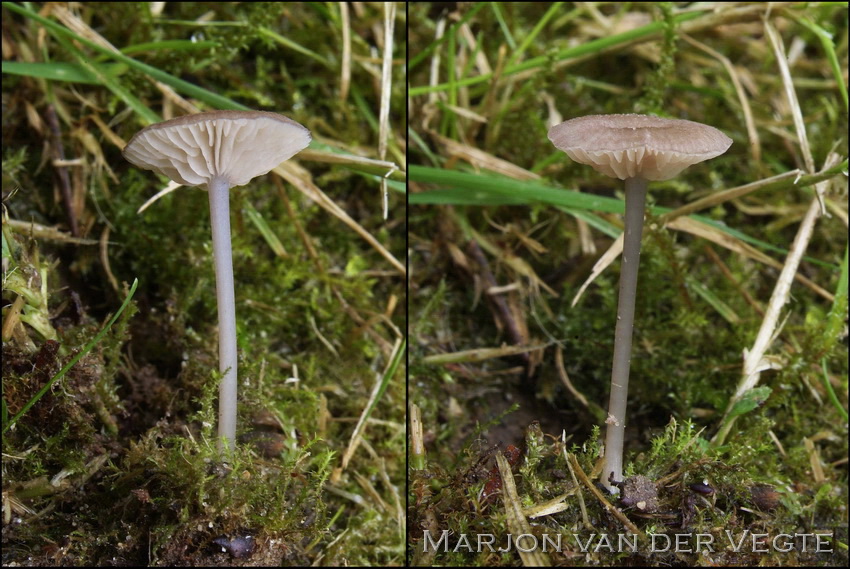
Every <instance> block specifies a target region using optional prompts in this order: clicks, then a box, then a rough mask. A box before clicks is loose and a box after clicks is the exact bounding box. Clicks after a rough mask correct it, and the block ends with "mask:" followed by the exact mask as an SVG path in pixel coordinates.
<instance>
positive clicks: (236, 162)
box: [123, 111, 311, 187]
mask: <svg viewBox="0 0 850 569" xmlns="http://www.w3.org/2000/svg"><path fill="white" fill-rule="evenodd" d="M310 138H311V137H310V131H309V130H307V129H306V128H305V127H304V126H302V125H301V124H299V123H297V122H295V121H294V120H292V119H289V118H287V117H285V116H283V115H279V114H276V113H268V112H262V111H211V112H207V113H198V114H194V115H188V116H184V117H180V118H176V119H172V120H169V121H165V122H161V123H157V124H153V125H151V126H148V127H146V128H143V129H142V130H140V131H139V132H137V133H136V134H135V135H134V136H133V138H131V139H130V142H128V143H127V146H125V147H124V150H123V154H124V158H126V159H127V160H128V161H129V162H130V163H132V164H134V165H136V166H138V167H139V168H143V169H145V170H153V171H154V172H158V173H160V174H163V175H164V176H168V178H170V179H172V180H174V181H175V182H177V183H178V184H182V185H184V186H203V187H206V186H207V185H208V184H209V183H210V182H211V181H212V180H213V179H214V178H220V179H224V180H226V181H227V183H228V184H229V186H231V187H232V186H242V185H245V184H247V183H248V182H249V181H251V179H253V178H255V177H257V176H261V175H263V174H266V173H268V172H270V171H271V170H272V169H273V168H275V167H276V166H277V165H278V164H280V163H281V162H283V161H284V160H287V159H289V158H291V157H292V156H293V155H295V154H296V153H298V152H299V151H301V150H303V149H304V148H306V147H307V145H308V144H310Z"/></svg>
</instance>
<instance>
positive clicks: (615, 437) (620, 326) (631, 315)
mask: <svg viewBox="0 0 850 569" xmlns="http://www.w3.org/2000/svg"><path fill="white" fill-rule="evenodd" d="M646 188H647V181H646V180H644V179H643V178H640V177H636V178H627V179H626V219H625V224H626V227H625V235H624V237H623V261H622V265H621V268H620V298H619V301H618V304H617V328H616V331H615V332H614V362H613V365H612V367H611V398H610V399H609V401H608V419H607V421H606V423H607V425H608V427H607V429H606V435H605V466H604V468H603V469H602V483H603V484H604V485H605V487H606V488H607V489H608V491H609V492H611V493H612V494H615V493H617V491H618V490H617V489H616V487H615V486H613V485H612V484H611V481H612V480H614V481H618V482H620V481H622V480H623V438H624V433H625V430H626V401H627V399H628V394H629V365H630V364H631V352H632V326H633V324H634V321H635V295H636V292H637V278H638V265H639V264H640V238H641V233H642V232H643V213H644V204H645V203H646Z"/></svg>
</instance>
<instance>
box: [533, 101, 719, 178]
mask: <svg viewBox="0 0 850 569" xmlns="http://www.w3.org/2000/svg"><path fill="white" fill-rule="evenodd" d="M549 140H551V141H552V143H553V144H554V145H555V146H556V147H557V148H559V149H560V150H563V151H564V152H566V153H567V156H569V157H570V158H572V159H573V160H575V161H576V162H579V163H581V164H587V165H589V166H591V167H593V168H594V169H595V170H597V171H599V172H601V173H602V174H605V175H606V176H611V177H612V178H619V179H621V180H625V179H627V178H635V177H641V178H644V179H645V180H650V181H659V180H669V179H670V178H673V177H675V176H676V175H678V174H679V173H680V172H681V171H682V170H684V169H685V168H687V167H688V166H691V165H693V164H696V163H697V162H702V161H704V160H709V159H711V158H714V157H716V156H719V155H721V154H723V153H724V152H726V150H727V149H728V148H729V146H730V145H731V144H732V139H731V138H729V137H728V136H726V135H725V134H723V133H722V132H720V131H719V130H717V129H716V128H714V127H711V126H708V125H704V124H700V123H696V122H693V121H688V120H680V119H664V118H660V117H653V116H649V115H591V116H586V117H579V118H575V119H571V120H568V121H566V122H563V123H561V124H559V125H556V126H554V127H552V128H551V129H550V130H549Z"/></svg>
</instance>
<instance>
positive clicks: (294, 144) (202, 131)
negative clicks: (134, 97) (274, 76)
mask: <svg viewBox="0 0 850 569" xmlns="http://www.w3.org/2000/svg"><path fill="white" fill-rule="evenodd" d="M308 144H310V131H309V130H307V129H306V128H304V127H303V126H302V125H300V124H298V123H297V122H295V121H293V120H291V119H288V118H286V117H284V116H282V115H278V114H275V113H267V112H259V111H212V112H208V113H200V114H195V115H189V116H185V117H180V118H177V119H173V120H169V121H165V122H161V123H157V124H154V125H151V126H148V127H146V128H144V129H142V130H140V131H139V132H137V133H136V134H135V135H134V136H133V138H131V139H130V142H128V143H127V146H125V147H124V151H123V154H124V158H126V159H127V160H128V161H129V162H130V163H132V164H134V165H135V166H138V167H139V168H143V169H146V170H153V171H154V172H158V173H160V174H163V175H164V176H167V177H168V178H170V179H172V180H174V181H175V182H177V183H178V184H182V185H184V186H200V187H203V188H206V189H207V190H208V192H209V197H210V218H211V223H212V237H213V261H214V263H215V283H216V298H217V301H218V337H219V343H218V354H219V370H220V371H221V373H222V378H221V385H220V387H219V411H218V436H219V450H221V451H223V449H224V445H225V444H226V445H227V447H228V448H229V449H230V450H231V451H232V450H233V448H234V445H235V440H236V359H237V355H236V301H235V297H234V292H233V261H232V254H231V247H230V205H229V190H230V188H232V187H233V186H243V185H245V184H247V183H248V182H250V181H251V180H252V179H253V178H255V177H257V176H260V175H263V174H266V173H268V172H269V171H271V170H272V168H274V167H275V166H277V165H278V164H280V163H281V162H283V161H284V160H287V159H289V158H291V157H292V156H294V155H295V154H296V153H298V152H299V151H301V150H303V149H304V148H306V147H307V145H308Z"/></svg>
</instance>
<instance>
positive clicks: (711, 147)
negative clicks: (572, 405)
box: [549, 115, 732, 494]
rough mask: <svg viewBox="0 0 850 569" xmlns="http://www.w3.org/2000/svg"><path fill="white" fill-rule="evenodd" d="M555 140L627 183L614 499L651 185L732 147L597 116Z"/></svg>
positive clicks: (682, 124)
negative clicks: (644, 226) (648, 191)
mask: <svg viewBox="0 0 850 569" xmlns="http://www.w3.org/2000/svg"><path fill="white" fill-rule="evenodd" d="M549 140H551V141H552V144H554V145H555V146H556V147H557V148H558V149H560V150H563V151H564V152H566V153H567V156H569V157H570V158H572V159H573V160H575V161H576V162H579V163H581V164H587V165H589V166H591V167H593V169H595V170H596V171H598V172H601V173H602V174H605V175H606V176H611V177H612V178H619V179H621V180H625V186H626V216H625V235H624V239H623V262H622V268H621V269H620V297H619V303H618V306H617V326H616V330H615V333H614V358H613V366H612V370H611V398H610V400H609V404H608V419H607V421H606V423H607V429H606V437H605V465H604V467H603V470H602V481H603V483H604V484H605V486H606V488H608V491H609V492H611V493H612V494H615V493H617V489H616V487H615V486H613V485H612V484H611V481H612V480H622V478H623V436H624V433H625V427H626V400H627V396H628V390H629V364H630V362H631V351H632V326H633V324H634V315H635V294H636V290H637V274H638V262H639V259H640V238H641V233H642V231H643V214H644V204H645V202H646V190H647V182H650V181H660V180H669V179H670V178H673V177H674V176H676V175H678V174H679V173H680V172H681V171H682V170H684V169H685V168H687V167H688V166H691V165H692V164H696V163H698V162H702V161H704V160H709V159H711V158H714V157H715V156H719V155H721V154H723V153H724V152H726V150H727V149H728V148H729V146H730V145H731V144H732V139H730V138H729V137H728V136H726V135H725V134H723V133H722V132H720V131H719V130H717V129H716V128H714V127H710V126H707V125H704V124H700V123H696V122H692V121H686V120H677V119H663V118H659V117H652V116H648V115H591V116H586V117H580V118H575V119H571V120H568V121H566V122H563V123H561V124H559V125H556V126H554V127H552V128H551V129H550V130H549Z"/></svg>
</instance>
